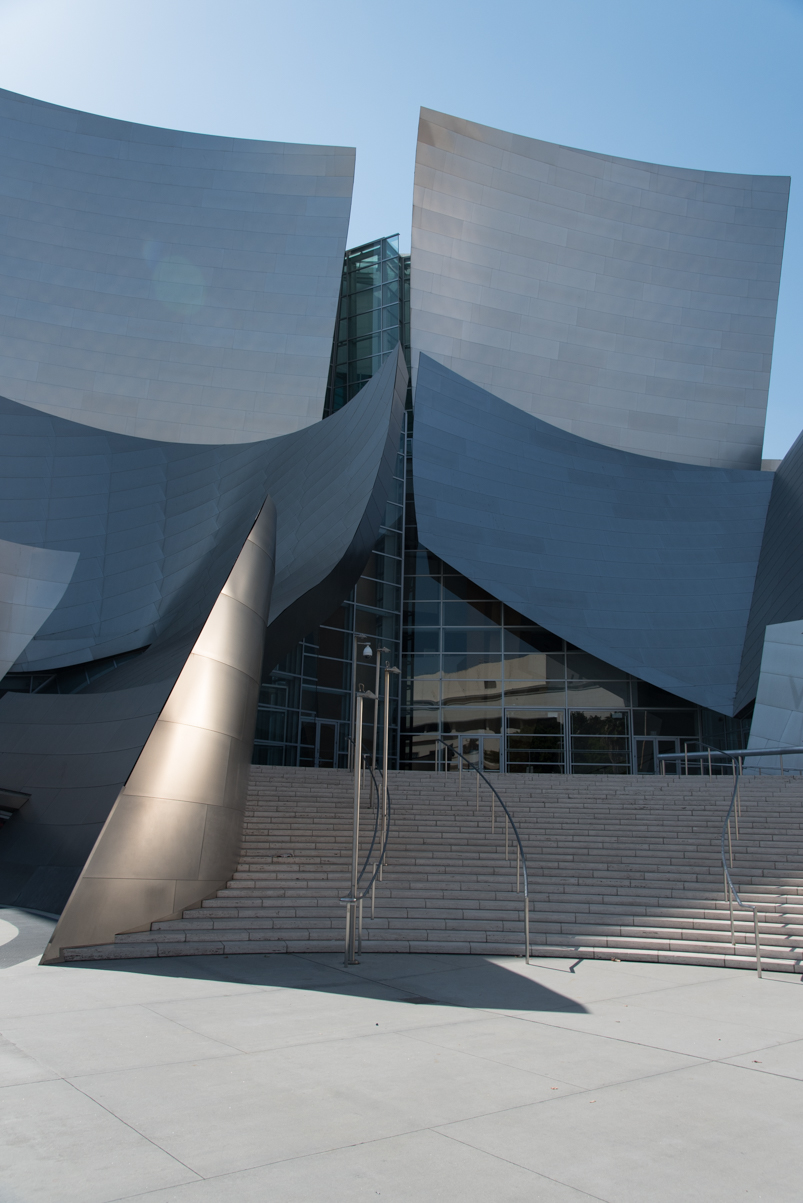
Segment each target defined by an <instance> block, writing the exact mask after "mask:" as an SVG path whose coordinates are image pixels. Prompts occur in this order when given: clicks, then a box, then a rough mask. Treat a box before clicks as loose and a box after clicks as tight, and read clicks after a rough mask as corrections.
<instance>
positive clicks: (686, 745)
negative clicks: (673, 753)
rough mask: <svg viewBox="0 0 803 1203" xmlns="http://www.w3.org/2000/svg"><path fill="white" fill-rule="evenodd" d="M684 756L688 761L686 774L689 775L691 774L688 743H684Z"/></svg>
mask: <svg viewBox="0 0 803 1203" xmlns="http://www.w3.org/2000/svg"><path fill="white" fill-rule="evenodd" d="M683 756H684V759H685V761H686V776H687V777H688V775H689V745H688V744H684V745H683Z"/></svg>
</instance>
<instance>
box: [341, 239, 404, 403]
mask: <svg viewBox="0 0 803 1203" xmlns="http://www.w3.org/2000/svg"><path fill="white" fill-rule="evenodd" d="M409 278H410V256H409V255H400V254H399V236H398V234H394V235H393V236H392V237H390V238H377V239H376V241H375V242H367V243H365V245H364V246H358V247H356V248H355V249H354V250H351V251H346V257H345V260H344V262H343V279H342V281H341V285H340V303H339V306H338V314H337V325H336V329H335V341H334V345H333V347H332V362H331V365H330V368H329V384H328V387H327V390H326V403H325V405H324V417H328V416H329V414H333V413H335V412H336V411H337V410H338V409H342V407H343V406H344V405H346V404H347V403H348V402H349V401H350V400H351V399H352V397H354V396H355V395H356V394H357V393H358V392H359V391H360V389H361V388H362V387H363V385H364V384H366V383H367V382H368V381H369V380H370V379H371V377H372V376H373V375H374V373H375V372H377V371H378V370H379V368H380V367H381V365H382V364H383V363H384V361H385V359H386V358H387V357H388V355H389V354H390V353H391V351H393V350H395V348H396V346H397V344H398V343H399V341H401V343H402V345H403V346H404V348H405V350H406V351H407V358H408V360H409V350H408V348H409V345H410V340H409V334H408V335H407V337H405V333H406V332H405V312H404V310H405V300H407V309H408V312H409V297H408V295H407V294H408V293H409V287H408V288H405V281H407V282H409ZM408 321H409V318H408ZM408 366H409V365H408Z"/></svg>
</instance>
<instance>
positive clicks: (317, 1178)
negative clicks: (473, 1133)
mask: <svg viewBox="0 0 803 1203" xmlns="http://www.w3.org/2000/svg"><path fill="white" fill-rule="evenodd" d="M593 1197H594V1196H591V1195H588V1194H586V1193H585V1192H583V1191H578V1190H575V1189H574V1188H573V1187H570V1186H564V1185H562V1184H561V1183H559V1182H554V1181H551V1180H550V1179H549V1178H545V1177H544V1176H543V1175H541V1174H535V1173H533V1172H532V1171H531V1170H526V1169H523V1168H522V1167H520V1166H515V1165H511V1164H510V1162H506V1161H501V1160H500V1159H499V1158H497V1157H494V1156H492V1155H490V1154H488V1153H483V1152H482V1151H481V1150H479V1149H474V1148H471V1147H470V1146H469V1145H465V1144H462V1143H460V1142H459V1141H455V1140H451V1139H450V1138H448V1137H445V1136H442V1135H440V1134H439V1133H436V1132H429V1131H424V1132H413V1133H409V1134H405V1135H404V1136H393V1137H390V1138H388V1139H387V1140H375V1141H370V1142H368V1143H365V1144H359V1145H354V1146H352V1147H350V1148H344V1149H335V1150H333V1151H331V1152H327V1153H318V1154H315V1155H313V1156H310V1157H297V1158H294V1159H293V1160H291V1161H283V1162H279V1163H278V1164H275V1165H268V1166H260V1167H259V1168H258V1169H254V1170H245V1171H244V1172H241V1173H235V1174H225V1175H222V1176H220V1177H215V1178H212V1179H209V1180H207V1181H205V1182H194V1183H190V1184H188V1185H186V1186H179V1187H171V1188H168V1189H167V1190H157V1191H152V1192H149V1193H148V1194H147V1195H134V1196H130V1197H128V1199H127V1203H266V1201H267V1200H276V1201H277V1203H279V1201H280V1203H311V1200H316V1201H318V1200H320V1201H321V1203H323V1201H324V1200H325V1201H326V1203H376V1201H377V1199H391V1200H392V1201H393V1203H425V1201H426V1203H430V1201H434V1200H437V1203H489V1201H490V1200H493V1203H534V1201H536V1200H537V1203H589V1201H590V1200H591V1199H592V1198H593Z"/></svg>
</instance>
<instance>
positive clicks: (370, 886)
mask: <svg viewBox="0 0 803 1203" xmlns="http://www.w3.org/2000/svg"><path fill="white" fill-rule="evenodd" d="M368 772H369V773H370V774H371V776H372V777H374V770H373V769H371V768H369V770H368ZM374 785H375V786H376V789H377V795H378V793H379V786H378V785H377V782H376V778H375V777H374ZM387 798H388V812H387V825H386V827H385V836H384V839H383V841H382V851H381V852H380V854H379V858H378V860H377V862H376V864H375V865H374V872H373V876H372V877H371V879H370V881H369V882H368V885H367V886H366V887H365V889H364V890H363V892H362V894H358V895H357V897H356V899H355V902H361V901H362V899H363V898H366V897H367V895H368V893H369V891H370V890H371V889H373V886H374V882H375V881H376V880H377V878H378V877H379V874H380V872H381V869H382V866H383V864H384V863H385V853H386V852H387V850H388V838H389V836H390V810H391V796H390V790H388V791H387ZM378 811H379V806H378V805H377V812H378ZM378 818H379V816H378V814H377V821H378ZM374 838H376V823H375V824H374ZM373 846H374V841H373V840H371V847H370V848H369V849H368V856H367V857H366V858H365V864H364V865H363V867H362V870H361V872H360V876H359V877H358V878H357V880H358V881H359V880H360V878H361V877H362V875H363V873H364V872H365V870H366V867H367V865H368V862H369V860H370V859H371V851H372V849H373Z"/></svg>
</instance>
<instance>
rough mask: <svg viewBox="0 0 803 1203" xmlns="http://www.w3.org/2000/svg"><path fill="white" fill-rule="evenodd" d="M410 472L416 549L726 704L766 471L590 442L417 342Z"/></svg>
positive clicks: (637, 670) (673, 683) (703, 701)
mask: <svg viewBox="0 0 803 1203" xmlns="http://www.w3.org/2000/svg"><path fill="white" fill-rule="evenodd" d="M413 472H414V480H415V503H416V514H417V519H418V532H419V537H420V539H421V542H422V544H423V545H424V546H425V547H427V548H429V549H430V550H431V551H433V552H434V553H435V554H436V555H438V556H440V557H441V558H442V559H443V560H445V561H446V562H447V563H448V564H450V565H451V566H452V567H453V568H455V569H457V570H458V571H459V572H461V573H463V574H464V575H465V576H467V577H469V578H470V579H471V580H473V581H475V582H476V584H478V585H481V586H482V587H483V588H484V589H487V590H488V592H490V593H492V594H493V595H494V596H496V597H498V598H500V599H501V600H502V601H504V602H506V603H508V604H509V605H511V606H513V607H514V608H515V609H517V610H519V611H521V613H522V614H524V615H526V616H527V618H529V619H530V620H531V621H533V622H537V623H540V624H541V625H542V626H544V627H546V628H547V629H548V630H550V631H554V632H555V634H557V635H560V636H562V637H563V638H565V639H568V640H569V641H570V642H572V643H574V644H576V645H578V646H579V647H581V648H582V649H583V650H584V651H587V652H590V653H592V654H593V655H595V656H598V657H599V658H600V659H601V660H605V661H607V662H608V663H609V664H614V665H616V666H617V667H618V668H621V669H624V670H625V671H627V672H630V673H633V674H634V675H635V676H637V677H640V678H642V679H643V680H646V681H650V682H652V683H653V684H654V685H657V686H659V687H660V688H662V689H666V690H668V691H669V692H670V693H673V694H677V695H679V696H680V697H683V698H688V700H689V701H692V702H695V703H697V704H699V705H701V706H708V707H710V708H711V709H713V710H720V711H722V712H723V713H725V714H732V713H733V705H734V694H735V690H736V681H737V676H738V670H739V660H740V656H741V650H742V644H743V641H744V635H745V629H746V624H747V616H748V612H749V608H750V599H751V595H752V591H753V584H754V580H755V574H756V565H757V563H758V555H759V549H760V546H761V536H762V531H763V527H764V521H765V517H766V513H767V505H768V503H769V493H770V489H771V487H772V476H771V474H770V473H767V472H747V471H745V472H743V471H738V470H735V469H722V468H701V467H694V466H689V465H685V464H673V463H666V462H664V461H662V460H659V459H652V458H650V457H647V456H638V455H632V454H630V453H629V452H625V451H618V450H615V449H613V448H610V447H604V446H601V445H600V444H597V443H592V442H590V441H588V440H587V439H581V438H579V437H577V436H576V435H572V434H568V433H567V432H565V431H563V430H559V429H558V428H557V427H555V426H550V425H548V424H547V423H546V422H542V421H540V420H539V419H538V418H534V417H531V416H530V415H529V414H525V413H524V412H523V411H522V410H520V409H518V408H516V407H515V406H512V405H508V404H507V403H506V402H504V401H501V400H499V398H497V397H494V396H492V395H491V394H490V393H488V392H486V391H485V390H484V389H481V388H479V387H477V385H474V384H471V383H470V382H469V381H467V380H463V379H462V378H461V377H460V376H458V375H456V373H454V372H452V371H450V370H449V369H448V368H445V367H442V366H441V365H440V364H437V363H435V362H434V361H433V360H431V359H429V358H428V357H427V356H425V355H422V356H421V361H420V366H419V372H418V385H417V388H416V409H415V426H414V435H413Z"/></svg>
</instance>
